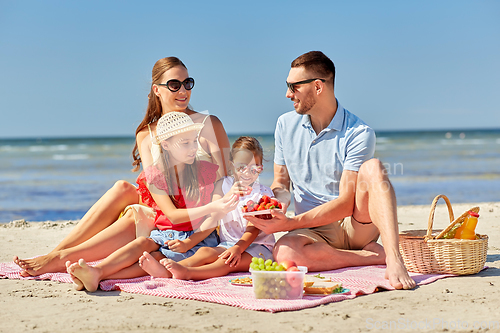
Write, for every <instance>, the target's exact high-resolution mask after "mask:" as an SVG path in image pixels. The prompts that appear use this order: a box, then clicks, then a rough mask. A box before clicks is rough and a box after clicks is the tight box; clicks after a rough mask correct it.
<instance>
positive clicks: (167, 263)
mask: <svg viewBox="0 0 500 333" xmlns="http://www.w3.org/2000/svg"><path fill="white" fill-rule="evenodd" d="M160 264H162V265H163V266H164V267H165V268H166V269H167V270H168V271H169V272H170V273H171V274H172V279H179V280H189V279H190V277H189V268H188V267H184V266H182V265H181V264H179V263H177V262H175V261H173V260H172V259H167V258H165V259H162V260H160Z"/></svg>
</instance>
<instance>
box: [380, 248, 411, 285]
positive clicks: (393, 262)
mask: <svg viewBox="0 0 500 333" xmlns="http://www.w3.org/2000/svg"><path fill="white" fill-rule="evenodd" d="M386 264H387V268H386V270H385V278H386V279H388V280H389V283H390V284H391V286H393V287H394V288H396V289H413V288H415V286H416V285H417V284H416V283H415V281H414V280H413V279H412V278H411V277H410V275H409V274H408V271H407V270H406V267H405V265H404V263H403V258H401V256H399V257H396V258H391V257H389V256H388V257H387V258H386Z"/></svg>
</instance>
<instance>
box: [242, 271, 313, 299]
mask: <svg viewBox="0 0 500 333" xmlns="http://www.w3.org/2000/svg"><path fill="white" fill-rule="evenodd" d="M297 268H298V269H299V271H295V272H293V271H292V272H287V271H254V270H252V269H250V273H252V285H253V292H254V295H255V298H270V299H299V298H302V295H303V293H304V277H305V275H306V273H307V267H305V266H298V267H297Z"/></svg>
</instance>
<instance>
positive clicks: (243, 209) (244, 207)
mask: <svg viewBox="0 0 500 333" xmlns="http://www.w3.org/2000/svg"><path fill="white" fill-rule="evenodd" d="M241 210H242V211H243V213H247V212H248V206H247V205H245V206H243V207H241Z"/></svg>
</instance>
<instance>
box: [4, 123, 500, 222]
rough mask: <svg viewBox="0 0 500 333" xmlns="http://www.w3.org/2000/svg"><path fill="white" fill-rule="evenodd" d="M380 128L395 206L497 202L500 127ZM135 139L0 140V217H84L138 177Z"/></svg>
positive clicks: (267, 171) (266, 139)
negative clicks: (444, 200) (441, 197)
mask: <svg viewBox="0 0 500 333" xmlns="http://www.w3.org/2000/svg"><path fill="white" fill-rule="evenodd" d="M376 134H377V145H376V153H375V157H377V158H379V159H380V160H381V161H382V163H383V164H384V166H385V167H386V170H387V172H388V174H389V177H390V180H391V183H392V184H393V186H394V189H395V191H396V197H397V202H398V205H430V203H431V202H432V200H433V198H434V197H435V196H436V195H438V194H445V195H446V196H448V198H449V199H450V201H451V202H452V204H453V203H465V202H495V201H497V202H498V201H500V129H487V130H434V131H376ZM245 135H246V134H245ZM238 136H239V135H230V136H229V139H230V142H231V143H232V142H234V140H235V139H236V138H237V137H238ZM254 136H255V137H257V138H258V139H259V141H260V142H261V144H262V146H263V148H264V158H265V161H264V171H263V173H262V174H261V176H260V182H261V183H263V184H266V185H270V184H271V182H272V180H273V155H274V138H273V134H258V135H254ZM133 146H134V137H105V138H83V137H82V138H41V139H40V138H38V139H34V138H26V139H0V223H7V222H10V221H14V220H20V219H24V220H26V221H49V220H50V221H56V220H78V219H80V218H82V216H83V215H84V214H85V212H86V211H87V210H88V209H89V208H90V207H91V206H92V205H93V204H94V203H95V202H96V201H97V200H98V199H99V198H100V197H101V196H102V195H103V194H104V193H105V192H106V191H107V190H108V189H109V188H111V187H112V186H113V184H114V183H115V182H116V181H117V180H120V179H123V180H127V181H129V182H131V183H135V179H136V177H137V175H138V173H134V172H132V171H131V169H132V164H131V161H132V154H131V152H132V148H133ZM291 208H292V209H293V207H291Z"/></svg>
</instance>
